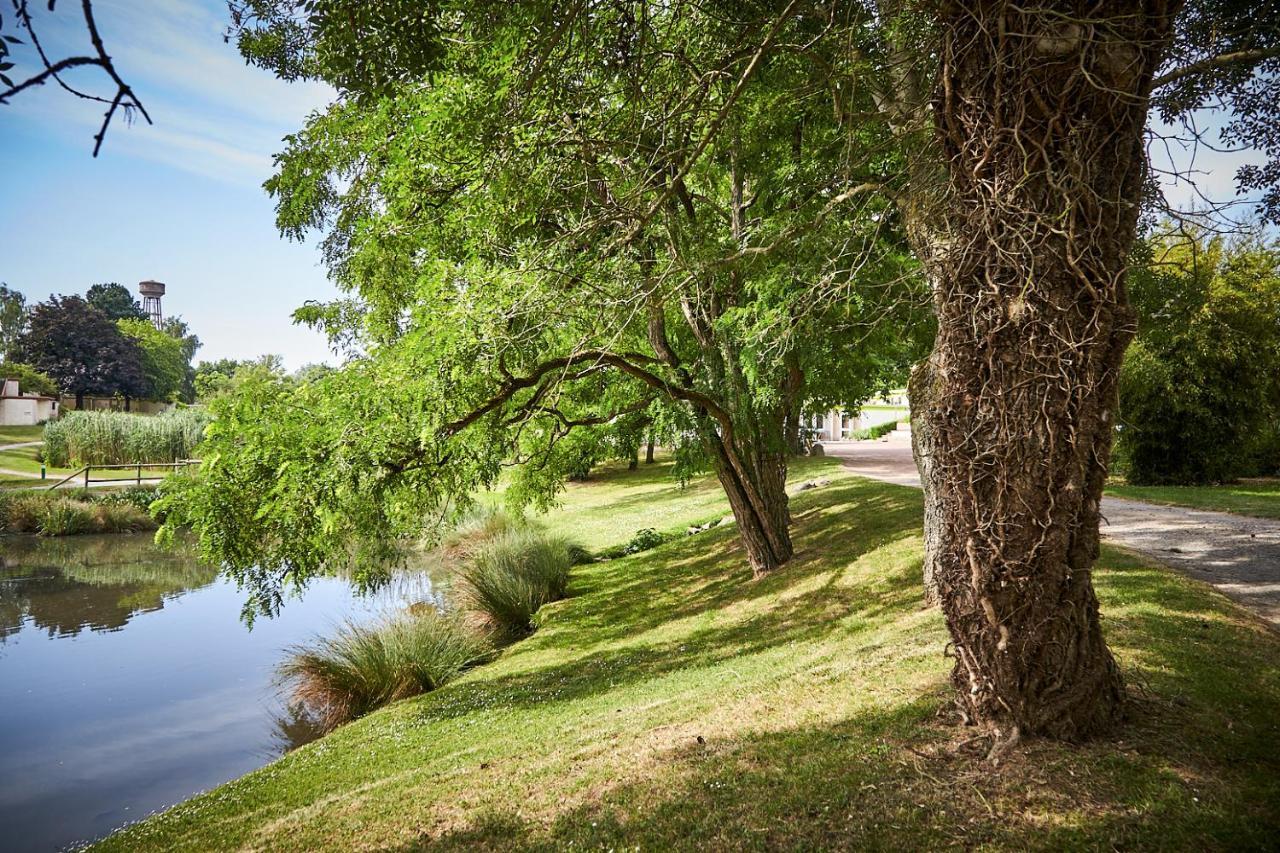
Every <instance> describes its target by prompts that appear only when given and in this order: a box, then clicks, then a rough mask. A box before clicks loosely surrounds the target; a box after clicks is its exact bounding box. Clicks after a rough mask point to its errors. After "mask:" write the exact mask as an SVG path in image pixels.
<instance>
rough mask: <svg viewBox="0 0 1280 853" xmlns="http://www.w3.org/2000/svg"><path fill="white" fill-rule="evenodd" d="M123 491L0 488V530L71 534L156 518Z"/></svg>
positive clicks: (132, 529) (120, 529) (130, 526)
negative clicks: (11, 490) (6, 489)
mask: <svg viewBox="0 0 1280 853" xmlns="http://www.w3.org/2000/svg"><path fill="white" fill-rule="evenodd" d="M133 500H140V498H133V497H131V496H126V495H124V494H123V493H119V492H117V493H111V492H105V491H104V492H97V493H92V492H89V491H86V490H84V489H80V490H77V491H74V492H46V491H13V492H0V533H38V534H40V535H41V536H75V535H78V534H82V533H136V532H137V531H140V530H154V529H155V528H156V522H155V521H154V520H153V519H152V518H151V517H150V516H149V515H148V514H147V512H146V510H145V509H140V508H139V507H138V506H137V505H136V504H135V503H133V502H132V501H133Z"/></svg>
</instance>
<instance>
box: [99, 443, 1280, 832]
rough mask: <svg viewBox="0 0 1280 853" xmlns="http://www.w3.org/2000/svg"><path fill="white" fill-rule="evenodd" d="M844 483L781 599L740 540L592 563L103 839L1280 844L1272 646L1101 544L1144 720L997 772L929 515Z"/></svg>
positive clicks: (625, 506)
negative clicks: (967, 721)
mask: <svg viewBox="0 0 1280 853" xmlns="http://www.w3.org/2000/svg"><path fill="white" fill-rule="evenodd" d="M821 471H822V474H823V476H826V477H829V478H831V483H830V484H829V485H827V486H824V487H822V488H817V489H812V490H809V491H805V492H803V493H802V494H800V495H799V496H798V497H796V498H795V499H794V501H793V515H794V518H795V536H796V558H795V559H794V561H793V562H792V563H791V564H789V565H788V566H786V567H785V568H784V569H783V570H781V571H779V572H777V573H775V574H773V575H772V576H770V577H767V578H765V579H763V580H761V581H755V582H753V581H752V580H751V572H750V569H749V568H748V566H747V564H746V560H745V559H744V555H743V553H742V550H741V548H740V546H739V545H738V544H737V542H736V541H735V538H734V535H733V530H732V528H730V527H725V526H722V527H718V528H715V529H713V530H711V531H709V532H707V533H704V534H700V535H697V536H694V537H689V538H681V539H679V540H677V541H673V542H669V543H667V544H665V545H663V546H661V547H659V548H656V549H654V550H651V551H646V552H643V553H641V554H637V555H634V556H632V557H628V558H624V559H618V560H612V561H608V562H600V563H592V564H589V565H585V566H579V567H577V568H575V569H574V573H573V576H572V581H571V585H570V590H569V592H570V598H568V599H566V600H564V601H561V602H557V603H555V604H551V605H548V606H547V607H545V608H543V610H542V613H541V614H540V619H539V628H538V631H537V632H535V633H534V634H533V635H532V636H531V637H530V638H529V639H527V640H524V641H521V642H519V643H516V644H514V645H512V646H510V647H508V648H507V649H506V650H505V651H504V652H503V653H502V654H501V655H500V656H499V657H498V658H497V660H495V661H494V662H493V663H491V664H488V665H485V666H482V667H479V668H478V669H475V670H472V671H470V672H469V673H467V674H466V675H464V676H462V677H461V678H459V679H458V680H456V681H454V682H452V683H450V684H448V685H446V686H444V687H443V688H441V689H440V690H437V691H435V692H433V693H431V694H427V695H425V696H421V697H417V698H413V699H409V700H406V701H404V702H399V703H396V704H394V705H391V706H390V707H388V708H386V709H383V710H381V711H378V712H376V713H374V714H371V715H370V716H368V717H366V718H364V719H361V720H359V721H357V722H355V723H352V724H351V725H348V726H344V727H342V728H341V729H339V730H338V731H336V732H335V733H333V734H332V735H330V736H328V737H326V738H324V739H322V740H320V741H318V742H316V743H313V744H311V745H309V746H306V747H303V748H302V749H299V750H298V751H296V752H294V753H291V754H290V755H288V756H287V757H285V758H283V759H282V760H280V761H278V762H276V763H274V764H271V765H269V766H267V767H265V768H262V769H261V770H258V771H256V772H254V773H251V774H249V775H248V776H246V777H244V778H242V779H240V780H237V781H235V782H233V783H231V784H229V785H225V786H223V787H220V788H217V789H215V790H213V791H211V792H209V793H207V794H204V795H202V796H199V797H196V798H195V799H193V800H191V801H189V802H187V803H184V804H182V805H179V806H177V807H176V808H174V809H172V810H170V811H168V812H166V813H164V814H162V815H160V816H158V817H154V818H152V819H150V820H148V821H146V822H144V823H142V824H140V825H137V826H134V827H132V828H130V829H128V830H127V831H125V832H123V833H121V834H118V835H116V836H113V837H112V838H110V839H108V840H106V842H104V843H103V844H102V845H101V846H102V847H103V849H107V850H130V851H132V850H162V849H163V850H173V849H180V850H211V849H241V848H250V849H282V850H348V849H378V850H415V849H420V848H422V847H424V846H427V845H431V846H433V847H438V848H441V849H446V850H448V849H467V850H470V849H491V850H513V849H548V848H566V847H569V846H572V847H574V848H583V847H585V848H591V849H596V848H600V849H608V848H622V847H628V848H634V847H640V848H644V849H653V850H663V849H689V850H692V849H741V848H751V849H772V848H793V849H895V850H910V849H935V848H939V847H964V848H972V847H979V848H980V847H988V848H1006V849H1028V848H1035V849H1055V850H1056V849H1170V850H1175V849H1188V848H1191V849H1210V850H1212V849H1239V848H1254V849H1259V848H1265V847H1269V846H1272V845H1274V843H1275V839H1276V838H1277V837H1280V808H1278V806H1280V750H1278V749H1277V748H1276V743H1277V740H1278V739H1280V714H1278V713H1277V708H1280V636H1277V634H1276V633H1275V632H1274V631H1272V630H1271V629H1269V628H1267V627H1264V626H1263V625H1261V623H1259V622H1258V621H1257V620H1255V619H1253V618H1252V617H1250V616H1248V615H1246V614H1244V613H1243V612H1242V611H1241V610H1239V609H1238V608H1236V607H1235V606H1234V605H1232V604H1230V603H1229V602H1228V601H1227V600H1226V599H1224V598H1223V597H1222V596H1220V595H1218V594H1217V593H1216V592H1214V591H1212V590H1211V589H1210V588H1208V587H1206V586H1203V585H1201V584H1199V583H1196V582H1193V581H1190V580H1187V579H1185V578H1182V577H1180V576H1178V575H1174V574H1172V573H1170V572H1169V571H1167V570H1165V569H1163V568H1158V567H1155V566H1153V565H1151V564H1149V563H1147V562H1145V561H1142V560H1139V559H1137V558H1135V557H1133V556H1131V555H1128V554H1126V553H1123V552H1120V551H1117V550H1115V549H1111V548H1107V549H1104V551H1103V556H1102V559H1101V562H1100V566H1099V570H1098V572H1097V575H1096V582H1097V586H1098V591H1099V595H1100V597H1101V599H1102V607H1103V616H1104V627H1105V630H1106V633H1107V637H1108V640H1109V642H1110V643H1111V645H1112V648H1113V649H1114V650H1115V651H1116V653H1117V655H1118V657H1119V659H1120V662H1121V664H1122V666H1123V668H1124V670H1125V672H1126V673H1127V676H1128V679H1129V683H1130V685H1131V692H1132V696H1133V704H1132V712H1131V720H1130V722H1129V724H1128V725H1127V726H1126V727H1125V728H1124V730H1123V731H1121V732H1119V733H1118V735H1117V736H1116V738H1115V739H1112V740H1107V741H1099V742H1094V743H1089V744H1085V745H1079V746H1066V745H1059V744H1052V743H1043V742H1030V743H1026V744H1024V745H1023V746H1022V747H1021V748H1020V749H1019V750H1018V751H1017V752H1016V754H1014V755H1012V756H1011V757H1010V758H1009V759H1008V761H1007V762H1006V763H1004V764H1003V765H1002V766H1001V767H999V768H993V767H991V766H990V765H989V764H987V763H986V762H984V761H983V760H982V759H981V758H980V757H977V756H975V752H978V747H977V745H970V746H962V745H961V744H963V741H964V740H965V738H966V732H965V730H964V729H962V728H958V727H955V726H953V725H952V724H951V723H950V722H948V721H947V719H946V715H945V713H942V711H943V709H945V708H946V707H947V695H948V688H947V686H946V682H947V673H948V669H949V663H950V661H949V660H948V658H946V657H945V649H946V642H947V637H946V631H945V629H944V626H943V624H942V620H941V618H940V616H939V614H938V613H937V612H936V611H934V610H926V609H924V608H923V607H922V595H921V587H920V571H921V548H922V545H921V537H920V533H919V528H920V518H921V505H920V500H921V499H920V493H919V492H918V490H915V489H910V488H905V487H899V486H893V485H887V484H882V483H873V482H870V481H866V480H861V479H858V478H854V477H851V476H849V475H847V474H845V473H843V472H840V471H839V470H838V469H836V468H834V467H830V466H826V467H823V468H821ZM800 476H801V477H804V476H806V475H805V473H802V474H801V475H800ZM808 476H812V470H810V472H809V473H808ZM660 499H661V502H659V501H660ZM723 512H724V507H723V499H718V498H717V497H716V496H715V495H714V494H713V493H712V491H711V488H710V487H709V486H707V485H706V484H698V485H697V486H696V487H695V488H694V489H691V490H689V491H687V492H683V493H673V492H671V491H670V490H669V487H668V486H667V485H665V484H664V483H662V482H661V480H660V479H659V477H658V476H657V472H653V471H646V470H641V471H639V472H637V473H636V474H635V475H627V474H626V473H625V472H615V473H611V474H609V475H608V476H605V477H601V478H600V479H599V480H598V481H597V482H594V483H588V484H586V485H584V486H582V487H576V488H574V489H573V490H571V492H570V493H569V494H568V495H566V497H565V501H564V506H563V508H561V509H560V510H558V511H557V512H556V513H555V514H554V516H553V517H552V519H551V523H552V525H553V529H558V530H559V531H560V532H563V533H565V534H566V535H570V536H574V537H575V538H578V539H580V540H582V541H584V542H589V543H590V544H591V545H592V546H593V547H596V548H599V547H607V546H610V545H615V544H618V543H621V542H625V541H626V540H628V539H630V538H631V536H633V535H634V533H635V531H636V530H637V529H641V528H644V527H666V528H669V529H675V528H678V527H680V526H683V525H687V524H692V523H695V522H697V521H699V520H704V519H706V518H707V517H708V516H712V517H714V516H715V514H716V513H723ZM555 525H558V527H557V526H555ZM979 755H980V753H979Z"/></svg>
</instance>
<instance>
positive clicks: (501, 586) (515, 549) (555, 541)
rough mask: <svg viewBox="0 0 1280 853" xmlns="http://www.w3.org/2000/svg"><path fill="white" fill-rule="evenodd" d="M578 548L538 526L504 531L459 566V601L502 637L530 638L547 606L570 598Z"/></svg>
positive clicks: (457, 588)
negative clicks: (567, 593)
mask: <svg viewBox="0 0 1280 853" xmlns="http://www.w3.org/2000/svg"><path fill="white" fill-rule="evenodd" d="M577 550H580V549H575V548H574V546H573V544H572V543H571V542H569V541H568V540H566V539H564V538H563V537H560V536H555V535H553V534H549V533H546V532H545V531H542V530H538V529H537V528H532V527H529V528H523V529H514V530H509V531H507V532H505V533H502V534H499V535H498V536H495V537H493V538H492V539H490V540H488V541H487V542H486V543H485V544H484V546H483V547H481V548H479V549H478V550H477V551H476V552H475V554H474V555H473V556H472V557H471V558H470V559H469V560H467V561H466V562H464V563H463V564H461V565H460V566H459V567H458V570H457V580H456V584H457V585H456V591H457V593H456V594H457V597H458V603H459V605H460V606H461V607H462V608H463V609H464V610H467V611H469V612H470V613H471V614H473V615H474V616H475V617H478V618H479V619H480V620H481V621H482V622H483V623H485V624H486V626H487V627H488V628H489V629H490V630H491V631H493V632H494V633H495V634H496V635H498V636H499V637H500V638H506V639H514V638H517V637H521V636H524V635H525V634H528V633H529V632H531V631H532V630H533V628H534V623H533V617H534V614H536V613H537V612H538V610H539V609H540V608H541V607H542V606H543V605H545V604H549V603H550V602H552V601H558V600H560V599H562V598H564V597H565V594H566V592H567V590H568V586H569V570H570V568H571V567H572V566H573V565H574V555H575V552H576V551H577Z"/></svg>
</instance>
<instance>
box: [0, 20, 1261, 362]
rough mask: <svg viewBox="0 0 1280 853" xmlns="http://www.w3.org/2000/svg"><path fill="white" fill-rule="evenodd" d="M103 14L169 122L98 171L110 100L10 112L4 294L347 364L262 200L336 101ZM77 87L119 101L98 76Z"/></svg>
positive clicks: (225, 55)
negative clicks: (106, 287) (318, 328)
mask: <svg viewBox="0 0 1280 853" xmlns="http://www.w3.org/2000/svg"><path fill="white" fill-rule="evenodd" d="M33 7H34V8H36V9H37V10H39V12H38V14H39V17H38V18H37V22H38V24H39V28H38V30H37V31H38V32H39V33H40V34H41V36H42V39H43V40H44V41H45V42H46V46H47V47H48V48H49V49H50V52H51V53H52V54H53V55H56V56H67V55H74V54H80V53H84V52H86V49H87V44H86V38H85V31H84V26H83V22H82V21H81V19H80V16H79V5H78V4H75V3H71V2H63V3H61V4H59V6H58V7H57V11H56V12H54V13H52V14H47V13H45V12H44V11H43V10H44V7H45V4H44V3H35V4H33ZM94 8H95V10H96V17H97V20H98V24H99V27H100V29H101V31H102V34H103V37H104V41H105V43H106V45H107V49H108V51H109V52H110V53H111V55H112V56H113V57H114V58H115V60H116V62H117V65H118V67H119V69H120V71H121V72H122V75H123V77H124V78H125V79H126V80H127V81H128V82H129V83H130V84H131V85H132V86H133V88H134V90H135V92H137V93H138V95H139V97H140V98H141V99H142V101H143V103H144V104H145V105H146V107H147V109H148V111H149V112H150V113H151V116H152V118H153V120H154V121H155V124H154V126H148V125H146V124H145V123H142V122H135V123H134V124H133V125H132V126H130V125H126V124H125V123H124V122H122V121H119V120H117V121H116V122H114V123H113V124H112V126H111V129H110V131H109V132H108V135H107V138H106V142H105V144H104V146H103V149H102V153H101V154H100V156H99V157H98V158H97V159H94V158H93V157H91V152H92V150H93V135H94V133H96V131H97V129H98V125H99V122H100V121H101V115H102V113H101V110H100V109H99V107H98V105H96V104H92V103H89V102H85V101H82V100H79V99H77V98H74V97H72V96H70V95H68V94H66V93H65V92H62V91H61V90H59V89H58V88H56V87H55V86H52V85H48V86H45V87H43V88H41V89H37V90H34V91H28V92H25V93H23V94H21V95H19V96H18V97H17V98H15V99H14V100H13V101H12V103H10V104H9V105H6V106H0V164H3V168H0V282H4V283H6V284H8V285H9V286H10V287H13V288H16V289H18V290H20V291H22V292H23V293H24V294H26V296H27V299H28V301H29V302H36V301H40V300H43V299H45V298H47V297H48V296H49V295H50V294H54V293H61V294H70V293H83V292H84V291H85V290H86V289H87V288H88V287H89V286H90V285H91V284H94V283H96V282H105V281H116V282H120V283H121V284H125V285H127V286H129V287H130V288H131V289H134V290H135V292H136V287H137V283H138V282H139V281H141V280H143V279H156V280H159V281H163V282H165V283H166V284H167V285H168V293H167V294H166V295H165V297H164V311H165V313H166V314H167V315H172V314H178V315H181V316H182V317H183V318H184V319H185V320H186V321H187V322H188V323H189V324H190V326H191V328H192V330H193V331H194V332H195V333H196V334H198V335H199V336H200V338H201V340H202V341H203V342H204V347H203V349H202V350H201V351H200V353H199V355H198V358H199V359H209V360H212V359H217V358H253V357H257V356H259V355H263V354H266V353H274V354H279V355H281V356H283V358H284V360H285V364H286V366H288V367H290V368H297V367H300V366H301V365H303V364H306V363H308V362H318V361H330V362H333V361H334V360H335V358H334V356H333V355H332V353H330V351H329V349H328V346H327V343H326V341H325V340H324V338H323V337H322V336H321V335H319V334H317V333H315V332H313V331H311V330H310V329H307V328H305V327H300V326H296V325H294V324H293V322H292V318H291V313H292V312H293V310H294V309H295V308H297V307H298V306H299V305H301V304H302V303H303V302H305V301H307V300H309V299H318V300H325V299H329V298H332V297H333V296H334V295H335V294H336V291H335V290H334V288H333V287H332V285H331V284H330V283H329V282H328V280H327V278H326V276H325V271H324V269H323V268H322V266H321V265H320V259H319V253H318V251H317V249H316V247H315V245H314V242H313V243H311V244H305V245H303V244H297V243H289V242H286V241H285V240H284V239H282V238H281V237H280V236H279V235H278V233H277V231H276V229H275V225H274V218H273V206H272V201H271V199H270V198H269V197H268V196H267V194H266V192H265V191H264V190H263V189H262V182H263V181H264V180H266V179H267V178H268V177H270V175H271V174H272V155H273V154H274V153H275V152H277V151H278V150H280V149H281V148H282V147H283V143H282V138H283V137H284V136H285V135H286V134H288V133H291V132H293V131H296V130H298V129H299V128H301V127H302V125H303V123H304V122H305V120H306V117H307V115H308V114H309V113H310V112H311V111H313V110H316V109H319V108H322V107H323V106H324V105H325V104H326V103H328V102H329V100H330V99H331V98H332V96H333V92H332V91H331V90H330V89H328V88H327V87H325V86H323V85H320V84H315V83H302V84H296V83H295V84H287V83H283V82H281V81H279V80H277V79H275V78H274V77H273V76H271V75H270V74H269V73H268V72H265V71H262V70H260V69H254V68H249V67H247V66H246V65H245V63H244V61H243V60H242V59H241V58H240V56H239V54H238V53H237V52H236V50H235V48H234V46H233V45H229V44H227V43H225V42H224V41H223V32H224V30H225V28H226V26H227V23H228V15H227V11H226V5H225V2H224V0H95V3H94ZM14 58H15V59H17V60H18V61H19V66H18V67H17V68H15V69H14V70H13V71H11V72H10V74H11V75H12V76H14V77H15V78H17V79H21V78H20V76H19V75H20V72H21V71H22V70H23V69H24V68H32V67H33V66H32V65H31V64H30V62H29V60H30V59H31V57H30V55H29V54H24V53H23V52H22V49H21V48H16V49H15V56H14ZM23 59H27V60H28V64H26V65H25V66H24V65H23V64H22V60H23ZM73 79H74V80H75V81H77V82H80V83H83V84H84V85H85V86H87V87H90V88H92V89H93V90H94V91H97V92H101V93H104V94H111V90H110V88H109V86H107V85H106V84H105V81H104V79H103V78H102V76H101V75H100V73H97V72H92V71H89V72H87V73H84V74H81V75H79V76H76V77H74V78H73ZM1203 120H1204V121H1205V122H1207V123H1209V124H1210V125H1212V122H1213V117H1212V116H1207V117H1205V118H1204V119H1203ZM1210 136H1211V137H1214V138H1216V132H1211V134H1210ZM1173 150H1174V152H1175V155H1176V156H1177V158H1178V160H1179V162H1180V164H1181V166H1182V167H1183V168H1187V167H1189V166H1193V167H1194V169H1195V170H1196V171H1197V172H1198V175H1197V181H1198V183H1199V185H1200V187H1201V189H1202V190H1203V191H1204V192H1205V193H1206V194H1208V195H1209V196H1210V197H1212V198H1214V199H1218V200H1224V199H1231V198H1232V197H1233V196H1234V183H1233V176H1234V171H1235V167H1236V166H1237V165H1238V164H1240V163H1242V162H1249V161H1256V160H1257V157H1256V155H1254V154H1252V153H1249V152H1245V153H1237V154H1220V153H1215V152H1211V151H1207V150H1201V151H1200V152H1199V154H1198V155H1197V157H1196V160H1195V162H1194V164H1193V163H1192V162H1191V160H1190V159H1189V157H1188V155H1187V153H1186V152H1178V151H1177V149H1176V147H1175V148H1174V149H1173ZM1157 159H1158V160H1161V161H1163V155H1162V154H1159V152H1158V156H1157ZM1168 189H1169V194H1170V196H1171V198H1172V199H1173V200H1174V201H1175V202H1177V203H1179V204H1182V205H1186V204H1190V203H1195V202H1196V198H1195V195H1194V193H1193V192H1192V190H1191V189H1190V188H1189V187H1188V186H1187V185H1185V184H1184V185H1177V186H1174V185H1170V186H1169V188H1168Z"/></svg>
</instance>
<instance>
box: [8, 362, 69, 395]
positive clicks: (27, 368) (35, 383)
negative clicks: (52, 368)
mask: <svg viewBox="0 0 1280 853" xmlns="http://www.w3.org/2000/svg"><path fill="white" fill-rule="evenodd" d="M0 379H16V380H18V389H19V390H20V391H22V393H24V394H43V395H44V396H46V397H57V396H58V383H56V382H54V381H53V380H52V379H50V378H49V377H48V376H47V375H45V374H43V373H41V372H40V371H38V370H36V369H35V368H34V367H32V366H31V365H29V364H19V363H18V362H16V361H0Z"/></svg>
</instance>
